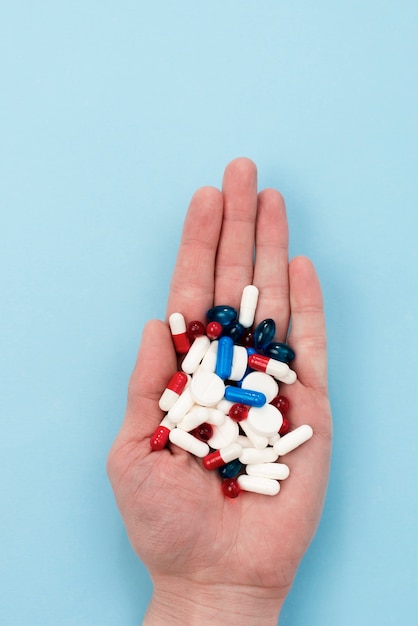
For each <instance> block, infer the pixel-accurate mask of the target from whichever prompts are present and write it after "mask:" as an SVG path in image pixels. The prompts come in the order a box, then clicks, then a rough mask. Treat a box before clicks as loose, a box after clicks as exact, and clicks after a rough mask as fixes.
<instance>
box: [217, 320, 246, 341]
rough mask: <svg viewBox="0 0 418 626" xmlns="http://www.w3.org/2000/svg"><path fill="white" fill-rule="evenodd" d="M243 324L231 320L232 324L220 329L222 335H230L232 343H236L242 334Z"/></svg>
mask: <svg viewBox="0 0 418 626" xmlns="http://www.w3.org/2000/svg"><path fill="white" fill-rule="evenodd" d="M244 330H245V329H244V326H243V325H242V324H240V323H239V322H232V324H228V326H225V327H224V329H223V331H222V336H223V337H231V339H232V341H233V342H234V343H238V342H239V340H240V339H241V337H242V335H243V334H244Z"/></svg>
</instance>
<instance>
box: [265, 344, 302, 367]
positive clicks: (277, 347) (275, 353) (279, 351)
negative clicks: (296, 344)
mask: <svg viewBox="0 0 418 626" xmlns="http://www.w3.org/2000/svg"><path fill="white" fill-rule="evenodd" d="M263 352H264V354H265V355H266V356H269V357H271V358H272V359H276V361H282V362H283V363H287V364H289V363H290V362H291V361H293V359H294V358H295V352H294V350H292V348H291V347H290V346H288V345H287V343H281V342H280V341H272V342H271V343H269V344H268V345H267V346H266V347H265V348H263Z"/></svg>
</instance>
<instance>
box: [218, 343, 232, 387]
mask: <svg viewBox="0 0 418 626" xmlns="http://www.w3.org/2000/svg"><path fill="white" fill-rule="evenodd" d="M233 356H234V342H233V341H232V339H231V337H220V338H219V340H218V354H217V357H216V369H215V372H216V374H217V375H218V376H219V378H222V379H223V380H225V379H226V378H229V376H230V375H231V371H232V359H233Z"/></svg>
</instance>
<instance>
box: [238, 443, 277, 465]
mask: <svg viewBox="0 0 418 626" xmlns="http://www.w3.org/2000/svg"><path fill="white" fill-rule="evenodd" d="M277 458H278V454H277V452H275V451H274V450H273V448H270V447H269V448H263V449H262V450H258V449H257V448H244V449H243V451H242V453H241V456H240V457H239V460H240V461H241V463H243V465H252V464H253V463H257V464H258V463H274V462H275V461H277Z"/></svg>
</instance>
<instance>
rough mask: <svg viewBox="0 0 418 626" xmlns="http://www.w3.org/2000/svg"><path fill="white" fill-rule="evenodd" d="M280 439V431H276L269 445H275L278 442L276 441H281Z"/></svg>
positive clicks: (270, 438)
mask: <svg viewBox="0 0 418 626" xmlns="http://www.w3.org/2000/svg"><path fill="white" fill-rule="evenodd" d="M279 439H280V435H279V433H276V434H275V435H273V436H272V437H269V446H274V444H275V443H276V441H279Z"/></svg>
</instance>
